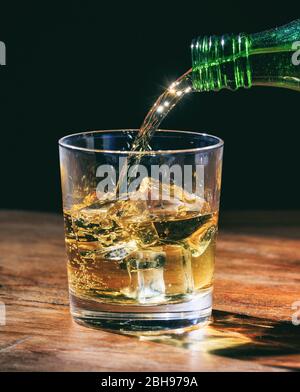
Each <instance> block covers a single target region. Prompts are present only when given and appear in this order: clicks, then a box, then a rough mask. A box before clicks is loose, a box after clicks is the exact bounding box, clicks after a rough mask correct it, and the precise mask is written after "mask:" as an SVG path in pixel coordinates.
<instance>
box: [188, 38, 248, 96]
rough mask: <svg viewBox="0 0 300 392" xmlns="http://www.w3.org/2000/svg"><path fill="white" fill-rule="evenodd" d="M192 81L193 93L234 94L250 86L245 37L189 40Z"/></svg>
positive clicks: (246, 39) (246, 40)
mask: <svg viewBox="0 0 300 392" xmlns="http://www.w3.org/2000/svg"><path fill="white" fill-rule="evenodd" d="M191 50H192V67H193V68H192V69H193V72H192V81H193V88H194V90H196V91H218V90H221V89H223V88H227V89H230V90H236V89H238V88H240V87H245V88H249V87H251V86H252V76H251V68H250V62H249V55H250V50H251V40H250V37H249V36H247V35H246V34H239V35H233V34H226V35H223V36H215V35H213V36H210V37H199V38H196V39H194V40H193V42H192V45H191Z"/></svg>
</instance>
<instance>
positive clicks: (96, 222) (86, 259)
mask: <svg viewBox="0 0 300 392" xmlns="http://www.w3.org/2000/svg"><path fill="white" fill-rule="evenodd" d="M161 203H163V204H164V205H163V206H162V205H161ZM146 204H147V206H146ZM145 207H147V208H145ZM64 217H65V231H66V245H67V252H68V259H69V261H68V274H69V284H70V290H71V294H73V295H74V296H76V297H78V298H82V299H90V300H94V301H99V302H102V303H103V302H106V303H111V304H136V305H137V304H168V303H177V302H183V301H185V300H188V301H190V300H191V299H193V298H194V296H196V295H198V294H199V293H201V291H202V290H206V289H209V288H210V287H211V286H212V279H213V270H214V251H215V238H216V233H217V218H218V217H217V214H216V213H211V212H209V209H208V206H207V203H205V202H204V201H200V200H196V199H195V200H194V202H193V201H192V202H191V200H189V201H188V202H185V201H184V200H181V204H180V205H179V204H178V200H176V204H175V203H174V202H172V201H171V202H170V201H168V202H165V201H155V203H154V202H150V204H149V201H144V200H129V199H127V200H118V201H107V202H100V201H99V200H98V199H97V198H96V196H95V195H89V197H87V198H86V199H85V202H84V203H83V204H81V205H78V206H76V205H75V206H74V207H73V208H72V210H69V211H67V210H66V211H65V212H64Z"/></svg>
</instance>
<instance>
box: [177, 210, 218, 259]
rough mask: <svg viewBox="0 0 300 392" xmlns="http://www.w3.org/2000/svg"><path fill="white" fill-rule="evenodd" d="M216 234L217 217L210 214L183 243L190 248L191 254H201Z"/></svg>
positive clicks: (195, 255)
mask: <svg viewBox="0 0 300 392" xmlns="http://www.w3.org/2000/svg"><path fill="white" fill-rule="evenodd" d="M216 234H217V217H216V216H212V217H210V219H209V220H208V221H207V222H206V223H205V224H203V225H202V226H200V227H199V228H198V230H196V231H195V232H194V233H193V234H192V235H191V236H190V237H189V238H187V239H186V240H185V241H184V243H185V244H186V246H187V247H188V248H189V249H190V251H191V253H192V256H194V257H198V256H201V255H202V254H203V253H204V252H205V251H206V249H207V248H208V246H209V245H210V243H211V241H212V240H213V239H214V238H215V236H216Z"/></svg>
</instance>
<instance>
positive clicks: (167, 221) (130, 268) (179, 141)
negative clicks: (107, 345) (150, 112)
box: [59, 130, 223, 333]
mask: <svg viewBox="0 0 300 392" xmlns="http://www.w3.org/2000/svg"><path fill="white" fill-rule="evenodd" d="M137 132H138V131H137V130H113V131H93V132H84V133H78V134H73V135H69V136H66V137H63V138H62V139H60V141H59V150H60V167H61V183H62V194H63V211H64V222H65V242H66V250H67V258H68V262H67V268H68V281H69V293H70V309H71V314H72V316H73V318H74V319H75V321H77V322H79V323H81V324H85V325H89V326H94V327H101V328H105V329H111V330H118V331H128V332H129V331H131V332H134V333H139V332H146V333H160V332H165V331H168V330H169V331H182V330H185V329H189V328H194V327H198V326H200V325H202V324H205V323H207V321H208V320H209V318H210V315H211V310H212V288H213V275H214V259H215V244H216V236H217V227H218V211H219V199H220V188H221V170H222V155H223V141H222V140H221V139H219V138H218V137H215V136H211V135H208V134H203V133H197V132H190V131H167V130H158V131H156V132H155V134H154V136H153V138H152V140H151V144H150V146H149V148H148V149H147V150H146V151H142V152H139V151H131V150H130V146H131V145H132V142H133V140H134V138H135V136H136V135H137Z"/></svg>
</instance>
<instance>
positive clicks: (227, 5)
mask: <svg viewBox="0 0 300 392" xmlns="http://www.w3.org/2000/svg"><path fill="white" fill-rule="evenodd" d="M206 3H207V4H206ZM299 17H300V2H299V1H297V2H296V1H295V2H288V1H285V2H279V3H278V4H277V3H275V2H263V1H260V2H253V1H250V0H249V1H239V2H233V1H222V2H216V1H214V2H204V1H201V0H198V1H189V2H187V1H186V2H184V1H182V2H180V3H178V4H177V3H175V2H174V1H172V2H171V1H162V0H161V1H160V2H155V1H154V2H153V1H139V2H135V1H115V2H105V1H104V2H101V1H94V2H87V1H84V2H80V1H72V2H67V1H61V2H60V3H57V4H55V3H54V2H42V1H40V2H39V3H29V2H27V1H26V2H21V1H20V2H19V3H17V2H7V3H5V2H1V3H0V40H1V41H4V42H5V44H6V47H7V65H6V66H2V67H0V104H1V107H0V110H1V111H0V113H1V116H0V118H1V123H0V124H1V139H0V140H1V177H0V178H1V196H0V197H1V204H0V207H1V208H13V209H31V210H48V211H59V210H60V208H61V193H60V181H59V165H58V146H57V141H58V139H59V138H60V137H62V136H64V135H66V134H68V133H74V132H79V131H83V130H90V129H114V128H137V127H139V125H140V124H141V122H142V120H143V117H144V115H145V114H146V112H147V110H148V109H149V107H150V106H151V104H152V103H153V102H154V100H155V98H156V97H157V96H158V95H159V94H160V93H161V92H162V90H163V89H164V88H165V87H166V86H168V85H169V84H170V83H171V82H172V81H173V80H174V79H175V78H177V77H178V76H180V75H181V74H182V73H183V72H185V71H186V70H187V69H188V68H190V66H191V60H190V49H189V46H190V42H191V39H192V38H193V37H195V36H198V35H202V34H222V33H227V32H236V33H238V32H241V31H245V32H249V33H251V32H256V31H261V30H264V29H267V28H271V27H274V26H276V25H277V26H280V25H283V24H285V23H288V22H290V21H292V20H294V19H297V18H299ZM299 98H300V95H299V93H296V92H294V91H288V90H284V89H273V88H253V89H251V90H240V91H238V92H235V93H232V92H228V91H222V92H219V93H203V94H192V95H191V96H190V97H187V98H186V99H185V100H184V102H182V103H181V104H180V105H179V107H177V108H176V109H175V110H174V112H172V113H171V114H170V116H169V117H168V119H167V120H166V121H165V122H164V123H163V125H162V127H163V128H169V129H188V130H195V131H204V132H209V133H213V134H215V135H217V136H220V137H221V138H223V139H224V141H225V155H224V171H223V193H222V208H223V209H294V208H298V207H299V191H298V188H299V187H298V182H299V160H298V159H299V142H300V132H299V128H300V125H299V124H300V122H299Z"/></svg>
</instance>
